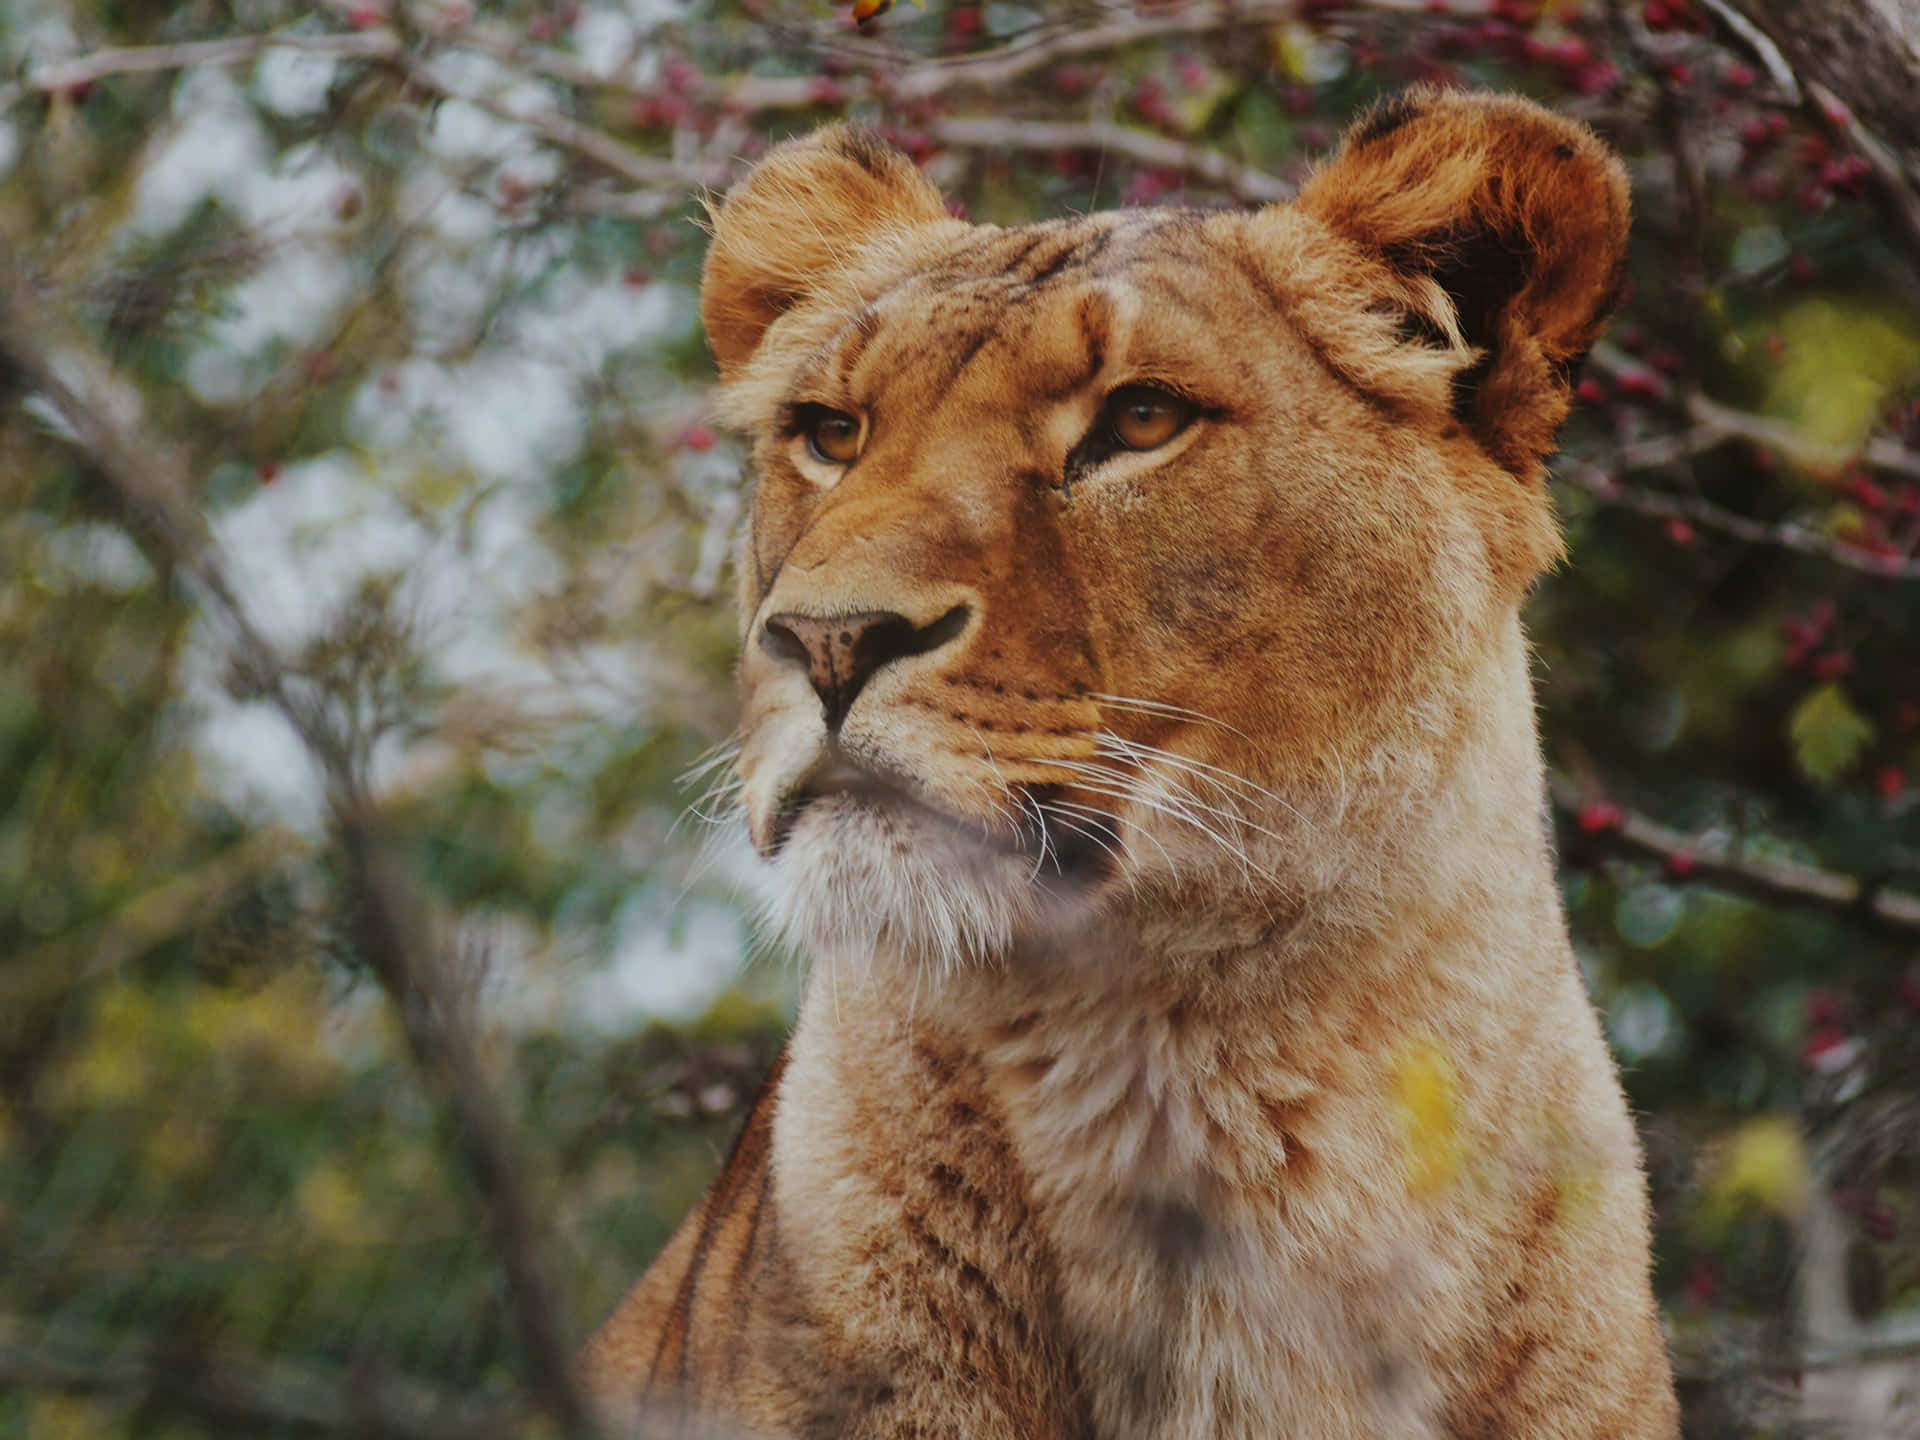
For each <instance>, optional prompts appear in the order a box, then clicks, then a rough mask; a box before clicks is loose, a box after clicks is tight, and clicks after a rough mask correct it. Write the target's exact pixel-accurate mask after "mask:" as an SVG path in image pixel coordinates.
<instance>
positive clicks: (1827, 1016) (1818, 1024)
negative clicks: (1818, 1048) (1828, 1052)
mask: <svg viewBox="0 0 1920 1440" xmlns="http://www.w3.org/2000/svg"><path fill="white" fill-rule="evenodd" d="M1841 1009H1842V1007H1841V1004H1840V996H1839V994H1838V993H1837V992H1835V991H1832V990H1829V989H1827V988H1826V987H1825V986H1815V987H1814V988H1813V989H1811V990H1809V991H1807V993H1806V997H1805V998H1804V999H1803V1000H1801V1002H1800V1013H1801V1014H1803V1015H1805V1016H1806V1017H1807V1024H1809V1025H1811V1026H1813V1027H1814V1028H1815V1029H1821V1028H1829V1027H1832V1026H1835V1025H1838V1024H1839V1023H1840V1014H1841Z"/></svg>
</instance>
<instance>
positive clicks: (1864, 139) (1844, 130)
mask: <svg viewBox="0 0 1920 1440" xmlns="http://www.w3.org/2000/svg"><path fill="white" fill-rule="evenodd" d="M1806 91H1807V104H1808V105H1809V106H1811V107H1812V109H1813V111H1814V113H1815V114H1816V115H1818V116H1819V118H1820V119H1821V120H1822V121H1823V122H1825V124H1826V125H1827V127H1828V128H1829V129H1831V130H1832V131H1833V132H1834V133H1835V134H1837V135H1838V136H1839V137H1840V139H1841V140H1842V141H1843V142H1844V143H1845V144H1848V145H1851V146H1852V147H1853V148H1854V149H1855V150H1857V151H1859V152H1860V156H1861V158H1862V159H1864V160H1865V161H1866V162H1867V164H1868V165H1869V166H1871V167H1872V169H1873V180H1874V183H1875V184H1876V185H1878V186H1879V187H1880V193H1881V195H1882V196H1883V197H1885V199H1886V201H1887V204H1888V205H1890V206H1891V207H1892V208H1893V213H1894V215H1895V217H1896V218H1897V219H1898V220H1899V221H1900V226H1901V228H1902V229H1904V230H1905V231H1906V232H1907V241H1908V243H1909V244H1912V245H1916V246H1920V194H1916V193H1915V192H1914V188H1913V181H1912V180H1911V179H1910V178H1909V177H1908V175H1907V169H1906V167H1905V166H1904V165H1902V164H1901V163H1900V161H1899V159H1898V157H1896V156H1895V155H1894V153H1893V151H1891V150H1889V149H1888V148H1887V147H1886V146H1885V145H1883V144H1881V143H1880V137H1879V136H1877V135H1875V134H1874V133H1873V132H1872V131H1871V130H1869V129H1867V127H1866V126H1864V125H1862V124H1861V123H1860V121H1859V120H1858V119H1857V118H1856V117H1855V115H1854V113H1853V111H1852V110H1851V109H1850V108H1849V107H1848V106H1847V105H1846V104H1845V103H1844V102H1842V100H1841V99H1840V97H1839V96H1838V95H1835V94H1834V93H1833V92H1832V91H1831V90H1829V89H1827V87H1826V86H1824V85H1822V84H1821V83H1820V82H1819V81H1817V80H1809V81H1807V83H1806Z"/></svg>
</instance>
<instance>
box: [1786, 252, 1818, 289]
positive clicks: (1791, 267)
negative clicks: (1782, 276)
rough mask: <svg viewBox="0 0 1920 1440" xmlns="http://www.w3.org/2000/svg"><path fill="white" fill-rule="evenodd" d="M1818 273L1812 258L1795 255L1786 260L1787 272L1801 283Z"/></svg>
mask: <svg viewBox="0 0 1920 1440" xmlns="http://www.w3.org/2000/svg"><path fill="white" fill-rule="evenodd" d="M1819 273H1820V272H1819V270H1818V269H1817V268H1816V267H1815V265H1814V263H1813V261H1812V259H1811V258H1810V257H1808V256H1805V255H1795V256H1794V257H1793V258H1792V259H1791V260H1789V261H1787V274H1789V275H1791V276H1792V277H1793V278H1794V279H1796V280H1798V281H1799V282H1800V283H1801V284H1803V285H1804V284H1806V282H1807V281H1809V280H1811V279H1813V278H1814V276H1816V275H1818V274H1819Z"/></svg>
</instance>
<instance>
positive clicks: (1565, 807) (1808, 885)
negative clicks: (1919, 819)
mask: <svg viewBox="0 0 1920 1440" xmlns="http://www.w3.org/2000/svg"><path fill="white" fill-rule="evenodd" d="M1552 791H1553V803H1554V804H1555V805H1556V806H1558V807H1559V808H1560V810H1561V811H1563V812H1564V813H1566V814H1568V815H1577V814H1578V813H1579V812H1580V811H1581V810H1582V809H1583V808H1584V807H1585V805H1586V802H1587V800H1588V799H1589V798H1590V797H1589V796H1588V795H1587V793H1586V792H1585V791H1584V790H1583V788H1582V787H1581V786H1580V785H1579V784H1578V783H1577V782H1575V781H1573V780H1571V779H1568V778H1567V777H1566V776H1563V775H1555V776H1554V777H1553V779H1552ZM1594 838H1596V839H1598V840H1600V841H1602V842H1604V843H1608V844H1611V845H1613V846H1614V847H1615V848H1617V849H1619V850H1622V851H1625V852H1626V853H1627V854H1630V855H1641V856H1645V857H1647V858H1649V859H1653V860H1658V861H1661V862H1662V863H1663V864H1664V865H1666V867H1667V868H1668V870H1669V872H1670V873H1675V874H1684V875H1685V877H1686V878H1687V879H1689V880H1692V881H1697V882H1699V883H1701V884H1706V885H1712V886H1715V887H1717V888H1719V889H1722V890H1729V891H1732V892H1733V893H1735V894H1740V895H1747V896H1750V897H1752V898H1754V899H1756V900H1763V901H1766V902H1768V903H1770V904H1776V905H1777V904H1781V903H1783V902H1784V903H1792V904H1801V905H1811V906H1814V907H1817V908H1819V909H1823V910H1830V911H1836V912H1841V913H1851V914H1854V915H1858V916H1861V917H1863V918H1866V919H1869V920H1871V921H1872V922H1873V923H1874V924H1875V925H1876V926H1878V927H1880V928H1881V929H1884V930H1889V931H1893V932H1895V933H1897V934H1902V935H1920V895H1911V894H1908V893H1906V892H1905V891H1901V890H1889V889H1886V888H1884V887H1882V886H1879V885H1873V884H1868V883H1867V882H1865V881H1862V880H1861V879H1859V878H1858V877H1857V876H1853V875H1845V874H1841V873H1840V872H1838V871H1835V870H1823V869H1820V868H1819V867H1818V866H1814V865H1802V864H1799V863H1798V862H1796V861H1792V860H1780V859H1776V858H1773V857H1771V856H1761V855H1751V854H1748V853H1746V847H1745V846H1744V845H1736V844H1735V843H1734V842H1733V841H1732V840H1731V839H1730V838H1729V837H1728V836H1727V835H1725V834H1724V833H1721V832H1717V831H1709V832H1707V833H1705V834H1700V835H1689V834H1687V833H1686V832H1685V831H1681V830H1674V829H1671V828H1669V827H1668V826H1665V825H1662V824H1661V823H1660V822H1659V821H1657V820H1651V819H1648V818H1647V817H1646V816H1645V815H1642V814H1640V813H1639V812H1638V811H1634V810H1626V809H1623V810H1622V813H1621V816H1620V819H1619V821H1618V823H1617V824H1615V825H1612V826H1610V827H1609V828H1608V829H1606V830H1604V831H1602V832H1600V834H1599V835H1598V836H1596V837H1594Z"/></svg>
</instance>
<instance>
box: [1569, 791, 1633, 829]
mask: <svg viewBox="0 0 1920 1440" xmlns="http://www.w3.org/2000/svg"><path fill="white" fill-rule="evenodd" d="M1626 820H1627V810H1626V807H1625V806H1624V805H1621V804H1620V803H1618V802H1617V801H1613V800H1590V801H1588V802H1587V803H1586V804H1585V805H1582V806H1581V807H1580V813H1579V814H1578V815H1576V816H1575V817H1574V821H1575V823H1576V824H1578V825H1579V827H1580V828H1581V829H1582V830H1584V831H1586V832H1587V834H1589V835H1604V834H1605V833H1606V832H1607V831H1609V830H1618V829H1619V828H1620V827H1621V826H1622V825H1624V824H1625V823H1626Z"/></svg>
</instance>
